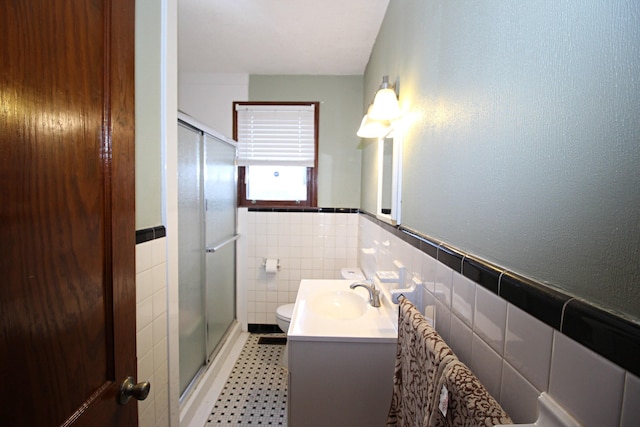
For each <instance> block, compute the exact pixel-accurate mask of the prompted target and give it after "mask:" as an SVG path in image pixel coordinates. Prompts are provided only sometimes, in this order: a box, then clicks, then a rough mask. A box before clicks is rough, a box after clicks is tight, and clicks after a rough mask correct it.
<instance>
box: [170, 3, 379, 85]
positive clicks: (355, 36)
mask: <svg viewBox="0 0 640 427" xmlns="http://www.w3.org/2000/svg"><path fill="white" fill-rule="evenodd" d="M388 3H389V0H180V1H179V2H178V7H179V21H178V22H179V24H178V34H179V39H178V49H179V50H178V58H179V69H180V71H181V72H199V73H247V74H300V75H353V74H355V75H358V74H363V73H364V69H365V67H366V65H367V62H368V61H369V55H370V53H371V48H372V46H373V43H374V41H375V38H376V36H377V34H378V30H379V29H380V24H381V22H382V19H383V17H384V14H385V11H386V9H387V5H388Z"/></svg>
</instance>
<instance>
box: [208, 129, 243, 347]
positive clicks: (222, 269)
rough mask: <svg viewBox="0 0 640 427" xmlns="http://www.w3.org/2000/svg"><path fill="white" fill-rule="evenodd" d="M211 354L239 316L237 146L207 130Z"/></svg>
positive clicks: (209, 334) (209, 332) (209, 338)
mask: <svg viewBox="0 0 640 427" xmlns="http://www.w3.org/2000/svg"><path fill="white" fill-rule="evenodd" d="M204 160H205V169H204V183H205V184H204V196H205V223H206V232H205V236H206V237H205V241H206V244H207V256H206V261H205V262H206V275H205V277H206V290H205V292H206V298H205V300H206V308H205V309H206V316H207V344H206V347H207V348H206V351H207V356H208V357H212V356H213V355H214V353H215V350H216V349H217V347H218V346H219V345H220V343H221V341H222V339H223V337H224V335H225V333H226V332H227V330H228V329H229V327H230V326H231V324H232V323H233V321H234V319H235V283H236V270H235V266H236V250H235V248H236V244H235V241H236V238H237V235H236V164H235V162H236V146H235V145H231V144H229V143H227V142H225V141H223V140H221V139H218V138H215V137H212V136H210V135H207V134H205V136H204Z"/></svg>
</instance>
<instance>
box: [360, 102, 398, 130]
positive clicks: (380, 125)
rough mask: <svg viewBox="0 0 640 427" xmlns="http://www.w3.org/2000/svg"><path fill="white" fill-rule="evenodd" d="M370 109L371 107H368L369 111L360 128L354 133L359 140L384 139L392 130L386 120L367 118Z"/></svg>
mask: <svg viewBox="0 0 640 427" xmlns="http://www.w3.org/2000/svg"><path fill="white" fill-rule="evenodd" d="M372 107H373V105H370V106H369V110H368V111H367V114H365V115H364V117H363V118H362V122H361V123H360V128H359V129H358V131H357V132H356V135H358V136H359V137H360V138H384V137H385V136H386V135H387V134H388V133H389V132H391V130H392V127H391V123H390V122H389V121H388V120H374V119H372V118H371V117H370V116H369V112H370V111H371V108H372Z"/></svg>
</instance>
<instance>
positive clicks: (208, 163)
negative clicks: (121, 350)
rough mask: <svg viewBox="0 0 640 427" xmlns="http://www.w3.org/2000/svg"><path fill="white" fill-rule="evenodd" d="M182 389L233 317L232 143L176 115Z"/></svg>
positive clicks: (210, 356)
mask: <svg viewBox="0 0 640 427" xmlns="http://www.w3.org/2000/svg"><path fill="white" fill-rule="evenodd" d="M178 117H179V120H178V233H179V235H178V245H179V248H178V251H179V259H178V262H179V264H178V269H179V311H180V332H179V335H180V394H181V397H184V396H186V394H187V393H186V392H187V391H188V390H189V389H190V386H191V385H193V384H195V383H196V382H197V379H198V378H199V376H200V374H201V373H202V372H204V370H205V369H206V367H207V366H208V364H209V363H210V361H211V360H212V359H213V357H214V356H215V354H216V352H217V350H218V349H219V348H220V346H221V344H222V343H223V341H224V338H225V334H226V333H227V331H228V330H229V329H230V327H231V326H232V324H233V323H234V322H235V284H236V283H235V282H236V277H235V266H236V259H235V258H236V244H235V241H236V239H237V238H238V235H237V234H236V205H237V204H236V166H235V162H236V145H235V143H234V142H233V141H232V140H229V139H228V138H225V137H224V136H222V135H219V134H217V132H215V131H212V130H210V129H207V128H206V127H205V126H203V125H201V124H199V123H198V122H196V121H195V120H193V119H192V118H190V117H189V116H187V115H184V114H179V115H178Z"/></svg>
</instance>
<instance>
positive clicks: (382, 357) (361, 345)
mask: <svg viewBox="0 0 640 427" xmlns="http://www.w3.org/2000/svg"><path fill="white" fill-rule="evenodd" d="M395 354H396V343H395V342H380V343H376V342H344V341H343V342H340V341H296V340H290V341H289V391H288V405H289V407H288V411H289V415H288V417H289V419H288V425H289V427H316V426H317V427H327V426H332V427H340V426H344V427H359V426H362V427H372V426H384V425H385V423H386V420H387V413H388V411H389V407H390V405H391V395H392V393H393V366H394V362H395Z"/></svg>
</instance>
